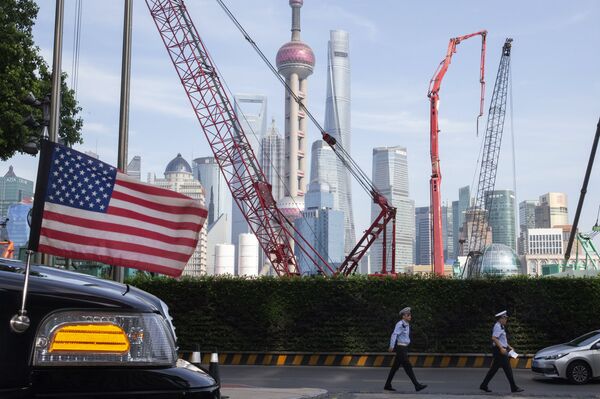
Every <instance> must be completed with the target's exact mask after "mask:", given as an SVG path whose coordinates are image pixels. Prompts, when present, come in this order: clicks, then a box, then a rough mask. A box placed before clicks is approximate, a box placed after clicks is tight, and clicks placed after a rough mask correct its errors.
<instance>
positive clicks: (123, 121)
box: [113, 0, 133, 283]
mask: <svg viewBox="0 0 600 399" xmlns="http://www.w3.org/2000/svg"><path fill="white" fill-rule="evenodd" d="M132 9H133V0H125V11H124V19H123V56H122V64H121V107H120V115H119V154H118V160H117V168H118V169H119V170H120V171H121V172H123V173H127V147H128V139H129V97H130V90H129V89H130V76H131V19H132V18H131V14H132ZM124 277H125V269H124V268H122V267H118V266H113V279H114V280H115V281H118V282H121V283H122V282H123V280H124Z"/></svg>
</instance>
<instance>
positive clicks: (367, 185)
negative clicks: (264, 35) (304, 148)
mask: <svg viewBox="0 0 600 399" xmlns="http://www.w3.org/2000/svg"><path fill="white" fill-rule="evenodd" d="M217 2H218V3H219V5H220V6H221V8H222V9H223V11H225V13H226V14H227V16H228V17H229V18H230V19H231V21H232V22H233V23H234V25H235V26H236V27H237V28H238V29H239V31H240V32H241V33H242V35H243V36H244V38H245V39H246V40H247V41H248V43H250V45H251V46H252V47H253V48H254V50H255V51H256V52H257V53H258V55H259V56H260V58H261V59H262V60H263V61H264V62H265V64H267V66H268V67H269V69H270V70H271V72H273V74H274V75H275V77H276V78H277V79H278V80H279V81H280V82H281V84H282V85H283V86H284V87H285V89H286V91H287V92H288V94H289V95H290V96H292V97H293V98H294V100H296V102H297V103H298V105H299V106H300V108H302V110H303V111H304V112H305V113H306V115H307V116H308V117H309V118H310V120H311V121H312V122H313V124H314V125H315V126H316V127H317V129H319V132H321V134H322V135H324V134H327V132H325V130H324V129H323V128H322V127H321V125H320V124H319V122H318V121H317V120H316V119H315V117H314V116H313V115H312V113H311V112H310V111H309V110H308V109H307V108H306V106H305V105H304V104H303V103H302V101H301V99H300V98H299V97H298V96H297V95H296V94H295V93H294V92H293V90H292V88H291V87H290V86H289V85H288V84H287V82H286V81H285V79H283V77H281V75H280V74H279V72H277V69H275V67H274V66H273V64H272V63H271V62H270V61H269V59H268V58H267V57H266V56H265V54H264V53H263V52H262V50H261V49H260V48H259V47H258V45H257V44H256V42H255V41H254V40H253V39H252V38H251V37H250V35H249V34H248V32H246V30H245V29H244V27H243V26H242V25H241V24H240V22H239V21H238V20H237V19H236V18H235V16H234V15H233V13H232V12H231V11H230V10H229V8H227V6H226V5H225V4H224V3H223V0H217ZM328 144H329V143H328ZM330 146H331V148H332V149H333V150H334V152H335V153H336V155H337V156H338V158H340V160H341V161H342V163H344V165H346V167H347V168H349V171H350V173H352V175H353V176H354V177H355V178H356V179H357V180H358V182H359V184H360V185H361V186H362V187H363V188H364V189H365V190H366V191H367V192H368V193H369V194H372V193H377V192H378V190H377V189H376V188H375V185H374V184H373V183H372V182H371V181H370V179H369V178H368V177H367V176H366V174H365V173H364V172H363V171H362V170H361V169H360V168H359V167H358V164H357V163H356V162H355V161H354V160H353V159H352V158H351V157H350V154H348V152H347V151H346V150H345V149H344V148H343V147H342V146H341V145H339V144H336V145H331V144H330ZM346 157H347V159H344V158H346ZM353 168H357V170H353Z"/></svg>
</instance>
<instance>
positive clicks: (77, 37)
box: [71, 0, 83, 100]
mask: <svg viewBox="0 0 600 399" xmlns="http://www.w3.org/2000/svg"><path fill="white" fill-rule="evenodd" d="M82 6H83V4H82V0H77V2H76V3H75V23H74V24H73V58H72V60H71V90H73V92H74V93H73V95H74V97H75V100H77V85H78V83H79V53H80V48H81V15H82Z"/></svg>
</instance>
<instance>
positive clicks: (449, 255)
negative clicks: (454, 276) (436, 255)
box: [442, 205, 456, 264]
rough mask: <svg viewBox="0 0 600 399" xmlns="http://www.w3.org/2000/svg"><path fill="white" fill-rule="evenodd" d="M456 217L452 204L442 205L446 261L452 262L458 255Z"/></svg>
mask: <svg viewBox="0 0 600 399" xmlns="http://www.w3.org/2000/svg"><path fill="white" fill-rule="evenodd" d="M453 223H454V218H453V213H452V206H447V205H443V206H442V235H443V237H444V263H446V264H452V262H453V261H454V259H456V255H455V253H454V226H453Z"/></svg>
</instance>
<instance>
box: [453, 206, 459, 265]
mask: <svg viewBox="0 0 600 399" xmlns="http://www.w3.org/2000/svg"><path fill="white" fill-rule="evenodd" d="M459 236H460V225H459V221H458V201H452V246H453V247H454V248H453V249H454V258H456V257H457V256H458V254H459V253H460V243H459V242H458V239H459Z"/></svg>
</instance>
